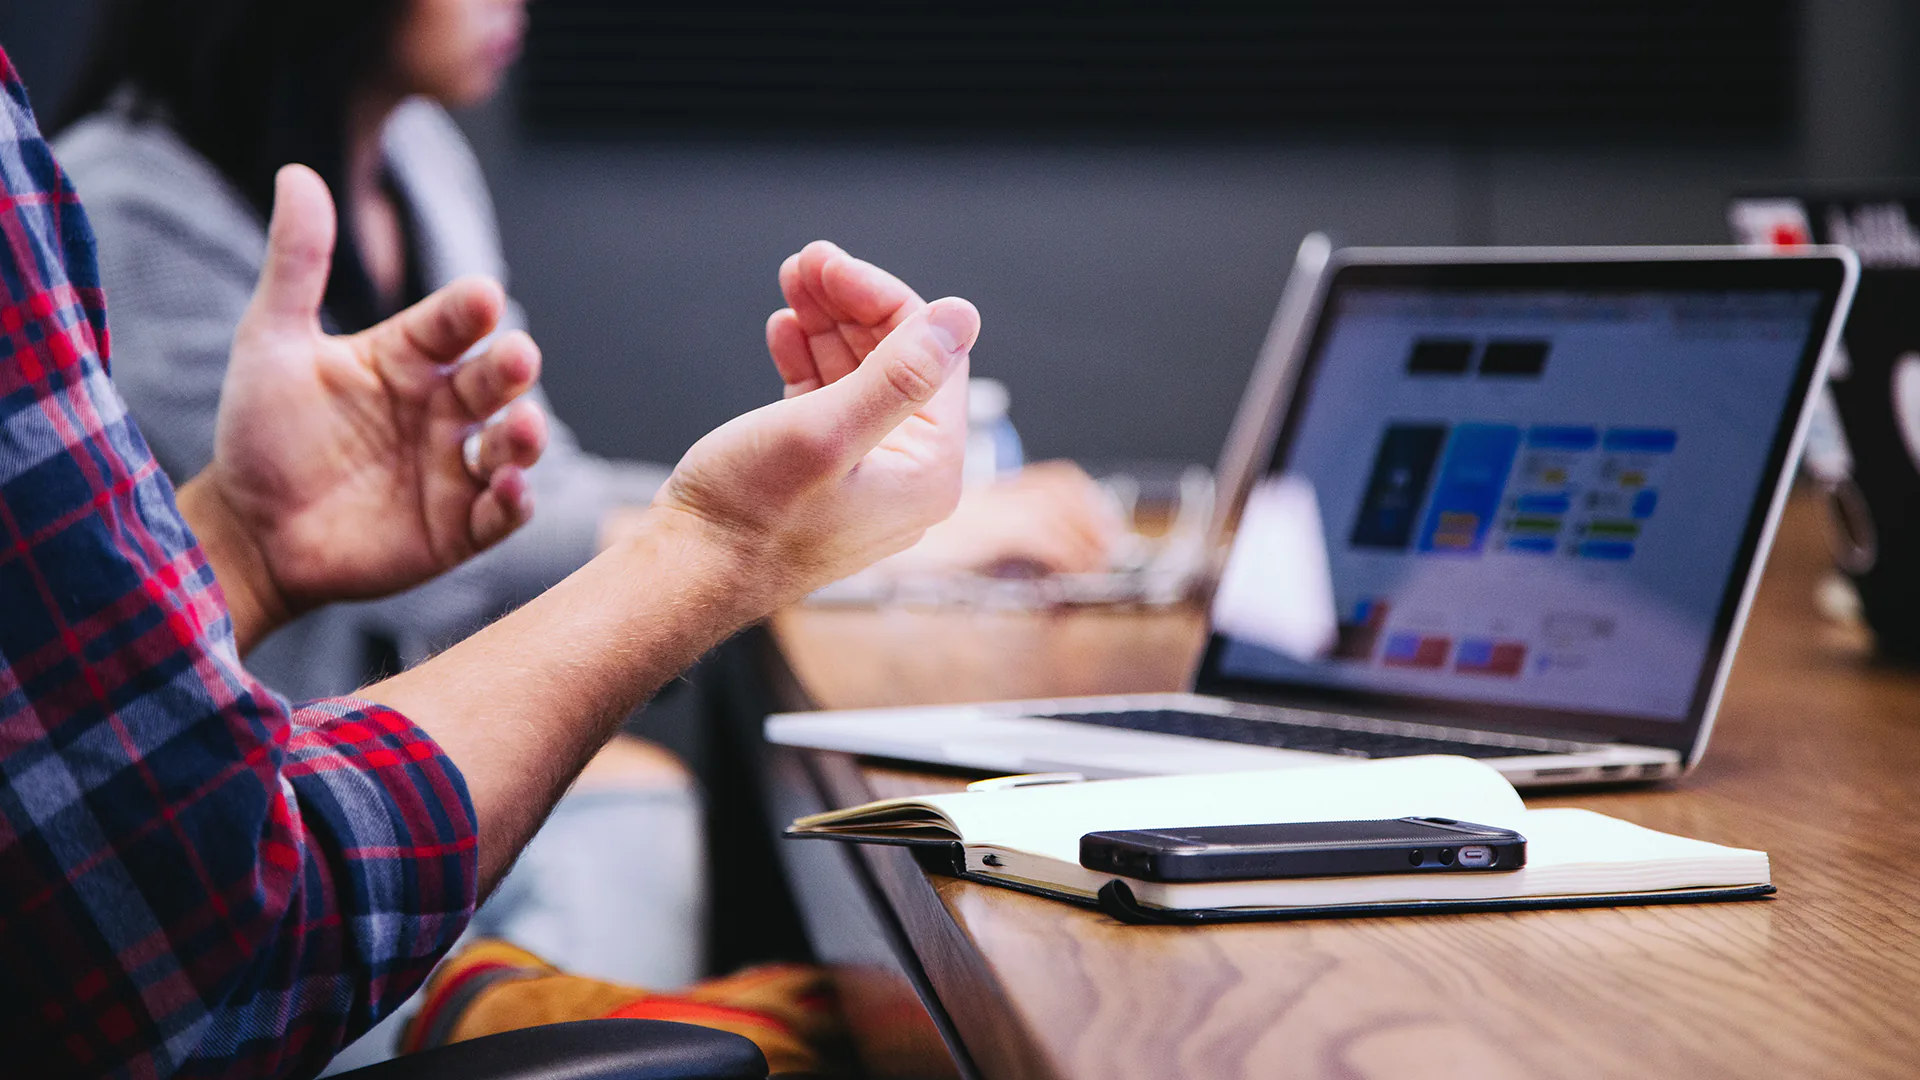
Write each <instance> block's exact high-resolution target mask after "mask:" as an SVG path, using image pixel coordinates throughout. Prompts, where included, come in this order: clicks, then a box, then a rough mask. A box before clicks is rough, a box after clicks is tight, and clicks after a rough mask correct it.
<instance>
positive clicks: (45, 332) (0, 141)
mask: <svg viewBox="0 0 1920 1080" xmlns="http://www.w3.org/2000/svg"><path fill="white" fill-rule="evenodd" d="M107 367H108V343H107V329H106V317H105V310H104V306H103V301H102V297H101V294H100V286H99V280H98V275H97V270H96V268H95V264H94V251H93V238H92V234H91V232H90V230H89V229H88V227H87V223H86V218H85V216H84V215H83V214H82V213H81V211H80V206H79V204H78V202H77V200H76V199H75V197H74V193H73V189H72V187H71V186H70V185H69V184H68V183H67V181H66V178H65V177H64V176H63V175H62V174H61V173H60V171H59V169H58V167H57V166H56V165H55V163H54V161H53V157H52V155H51V154H50V153H49V151H48V149H47V145H46V143H45V142H44V141H43V140H42V139H41V138H40V136H39V134H38V133H37V131H36V130H35V127H34V122H33V117H32V114H31V112H30V111H29V110H28V108H27V103H26V96H25V93H24V91H23V90H22V89H21V87H20V83H19V81H18V79H17V78H16V77H15V75H14V73H13V69H12V67H11V65H10V64H9V63H8V61H7V60H6V57H5V54H4V53H0V1073H4V1074H6V1075H9V1076H35V1077H41V1076H130V1077H175V1076H181V1077H184V1076H196V1077H198V1076H218V1077H240V1076H247V1077H261V1076H283V1075H307V1074H311V1073H313V1072H316V1071H318V1069H319V1068H320V1067H321V1066H322V1065H323V1064H325V1062H326V1061H327V1060H328V1058H330V1057H331V1056H332V1054H333V1052H334V1051H335V1050H337V1049H338V1048H339V1047H341V1046H342V1045H344V1044H345V1042H346V1041H348V1040H349V1039H351V1038H352V1037H353V1036H355V1035H356V1034H358V1033H359V1032H361V1031H363V1030H365V1029H366V1028H367V1027H369V1026H371V1024H372V1023H373V1022H374V1021H375V1020H376V1019H378V1018H379V1017H380V1016H382V1015H384V1014H385V1013H387V1012H389V1011H391V1010H392V1009H393V1008H394V1007H395V1006H397V1005H398V1004H399V1003H400V1002H401V1001H402V1000H404V999H405V997H406V996H407V995H408V994H410V993H411V992H412V991H413V989H414V988H415V987H416V986H418V985H419V984H420V982H421V981H422V980H423V979H424V978H425V976H426V974H427V971H428V969H429V968H430V967H431V966H432V965H433V963H434V961H435V960H437V959H438V958H439V957H440V955H441V954H442V953H444V952H445V951H446V949H447V948H448V947H449V946H450V945H451V944H452V943H453V941H454V938H455V937H456V936H458V934H459V933H460V931H461V929H462V928H463V927H464V926H465V925H466V922H467V919H468V917H469V915H470V914H471V912H472V908H473V903H474V891H475V882H476V863H475V859H474V837H475V825H474V817H473V808H472V805H471V803H470V802H469V801H468V798H467V793H466V788H465V785H464V783H463V782H462V780H461V778H460V774H459V773H458V771H457V770H456V769H455V768H454V766H453V764H452V763H451V762H449V761H448V760H447V759H446V757H445V756H444V755H443V754H442V753H441V752H440V750H439V748H438V747H437V746H435V745H434V743H433V742H432V740H431V739H429V738H428V737H427V735H426V734H425V733H424V732H422V731H421V730H420V729H418V728H416V727H415V726H413V725H412V724H411V723H409V722H408V721H407V720H406V719H405V718H404V717H402V716H400V715H399V714H397V713H394V712H392V711H391V710H388V709H384V708H381V707H379V706H375V705H372V704H369V703H365V702H357V701H351V700H333V701H322V702H314V703H311V704H307V705H303V706H299V707H289V705H288V704H287V703H286V702H285V701H283V700H281V699H279V698H278V697H277V696H275V695H274V694H273V693H272V692H271V691H269V690H267V689H266V688H265V687H263V686H261V685H260V684H259V683H258V682H256V681H255V680H254V679H252V678H251V677H250V676H249V675H248V674H247V673H246V671H245V669H244V668H242V667H241V664H240V658H239V655H238V652H237V650H236V647H235V644H234V638H233V624H232V621H231V618H230V617H229V615H228V612H227V609H226V603H225V600H224V598H223V596H222V594H221V592H220V586H219V584H218V583H217V582H216V581H215V580H214V576H213V571H212V568H211V567H210V566H209V565H208V563H207V559H206V556H205V554H204V553H203V552H202V550H201V548H200V546H199V545H198V543H197V542H196V541H195V540H194V537H193V534H192V533H191V532H190V531H189V529H188V528H187V525H186V522H185V521H184V520H183V519H182V518H181V516H180V512H179V509H178V508H177V507H176V505H175V502H174V495H173V489H172V487H171V486H170V485H169V484H168V482H167V478H166V476H165V475H164V474H163V473H162V472H161V471H160V470H159V469H158V468H156V467H155V465H154V463H153V459H152V456H151V455H150V454H149V453H148V450H147V446H146V443H145V442H144V441H143V440H142V439H141V437H140V433H139V431H138V430H137V429H136V428H135V426H134V424H133V422H132V421H131V420H130V419H128V417H127V414H126V410H125V408H124V406H123V405H122V403H121V400H120V398H119V396H118V395H117V394H116V393H115V392H114V389H113V386H112V384H111V383H110V382H109V381H108V378H107Z"/></svg>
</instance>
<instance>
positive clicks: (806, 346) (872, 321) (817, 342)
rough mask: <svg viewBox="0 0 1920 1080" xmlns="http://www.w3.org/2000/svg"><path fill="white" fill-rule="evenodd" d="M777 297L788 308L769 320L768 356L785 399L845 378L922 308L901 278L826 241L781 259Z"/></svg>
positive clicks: (918, 299)
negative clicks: (776, 370)
mask: <svg viewBox="0 0 1920 1080" xmlns="http://www.w3.org/2000/svg"><path fill="white" fill-rule="evenodd" d="M780 292H781V293H782V294H783V295H784V296H785V297H786V301H787V306H786V307H784V308H781V309H780V310H779V311H776V312H774V313H773V315H772V317H771V318H769V319H768V320H767V351H768V352H769V353H771V354H772V355H773V366H774V367H775V368H776V369H778V370H779V372H780V379H781V381H782V382H784V383H785V384H786V388H787V389H786V396H788V397H793V396H794V395H796V394H804V393H806V392H807V391H809V390H816V389H819V388H820V387H822V386H825V385H826V384H827V383H830V382H833V381H834V380H835V379H838V378H840V377H842V376H844V375H846V374H847V373H848V372H851V371H852V370H853V369H854V368H856V367H858V366H859V364H860V361H862V360H864V359H866V357H867V354H868V353H870V352H872V351H873V349H874V347H875V346H876V345H878V344H880V341H881V340H882V339H883V338H885V337H886V336H887V335H888V334H890V333H892V332H893V330H894V328H895V327H898V326H899V325H900V324H901V323H902V322H904V321H905V320H906V318H907V317H908V316H909V315H912V314H913V313H914V312H916V311H919V310H920V309H921V308H923V307H925V306H926V301H924V300H922V299H920V296H919V294H918V293H916V292H914V291H913V290H912V289H910V288H908V287H907V285H906V283H905V282H903V281H901V280H900V279H899V278H897V277H894V276H893V275H892V274H889V273H887V272H886V271H885V270H882V269H880V268H879V267H877V266H875V265H873V264H872V263H869V262H865V261H863V260H861V259H856V258H854V257H853V256H851V255H849V254H847V253H846V252H845V251H842V250H841V249H840V248H839V246H838V245H836V244H833V243H831V242H830V241H826V240H815V241H814V242H813V243H811V244H808V245H807V246H806V247H804V248H802V249H801V250H800V251H799V252H798V253H797V254H793V255H789V256H787V261H786V262H784V263H782V264H780Z"/></svg>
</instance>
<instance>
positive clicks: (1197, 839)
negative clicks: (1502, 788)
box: [1080, 817, 1527, 882]
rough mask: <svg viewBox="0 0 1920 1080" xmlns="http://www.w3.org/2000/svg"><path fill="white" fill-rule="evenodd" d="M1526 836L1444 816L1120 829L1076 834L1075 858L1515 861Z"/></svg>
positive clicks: (1328, 869)
mask: <svg viewBox="0 0 1920 1080" xmlns="http://www.w3.org/2000/svg"><path fill="white" fill-rule="evenodd" d="M1526 864H1527V838H1526V837H1524V836H1521V835H1520V834H1519V833H1517V832H1514V831H1513V830H1512V829H1498V828H1494V827H1493V826H1491V825H1475V824H1473V823H1472V822H1469V821H1455V820H1453V819H1451V818H1433V817H1405V818H1384V819H1381V820H1378V821H1299V822H1288V823H1285V824H1278V825H1217V826H1210V827H1203V828H1192V829H1127V830H1124V831H1116V832H1094V833H1088V834H1086V835H1085V836H1082V837H1081V838H1080V865H1081V866H1084V867H1086V868H1087V869H1089V870H1098V871H1100V872H1102V873H1108V874H1120V875H1122V876H1124V877H1130V878H1138V879H1140V880H1141V881H1168V882H1172V881H1247V880H1260V879H1264V878H1294V877H1331V876H1334V875H1341V874H1433V873H1459V872H1463V871H1466V872H1472V871H1480V870H1518V869H1519V868H1520V867H1522V866H1525V865H1526Z"/></svg>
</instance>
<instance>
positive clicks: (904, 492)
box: [654, 244, 980, 611]
mask: <svg viewBox="0 0 1920 1080" xmlns="http://www.w3.org/2000/svg"><path fill="white" fill-rule="evenodd" d="M816 256H819V257H818V258H816ZM781 284H782V286H783V288H785V289H786V291H787V297H788V300H789V302H790V303H793V307H791V308H788V309H785V310H784V311H783V312H780V313H776V315H775V316H774V318H773V319H772V320H770V321H769V323H768V333H767V336H768V344H769V347H770V349H771V351H772V352H773V354H774V360H775V364H776V366H778V367H779V369H780V373H781V377H782V379H783V381H784V382H785V383H786V387H787V390H786V393H787V397H786V399H785V400H783V401H779V402H775V403H774V404H771V405H767V406H764V407H762V408H760V409H756V410H754V411H753V412H750V413H747V414H746V415H744V416H740V417H736V418H735V419H733V420H732V421H729V422H728V423H726V424H724V425H722V426H721V427H719V428H717V429H715V430H714V431H713V432H711V433H710V434H708V435H707V436H706V437H705V438H703V439H701V440H700V441H699V442H698V443H695V444H694V446H693V448H692V449H691V450H689V451H687V455H686V457H684V458H682V459H681V461H680V464H679V466H678V467H677V468H675V469H674V472H673V476H672V477H671V478H670V479H669V480H668V481H667V483H666V486H665V487H663V488H662V489H661V491H660V494H659V495H658V496H657V497H656V498H655V500H654V506H655V507H656V508H660V509H666V510H671V511H675V512H677V513H679V514H681V515H684V517H685V518H686V519H687V520H690V521H692V522H695V523H697V525H698V527H699V529H700V532H701V533H702V534H703V535H705V536H707V537H709V538H712V539H713V540H714V541H715V542H716V543H718V544H719V545H720V546H721V547H722V548H723V549H725V550H727V551H728V552H730V553H731V556H732V557H733V558H735V559H737V560H738V561H739V564H740V567H741V570H742V575H743V576H742V588H744V589H749V590H752V591H754V592H755V593H756V594H757V595H756V596H755V597H754V599H753V602H752V603H751V604H749V605H748V606H750V607H757V608H759V609H761V610H762V611H765V610H771V609H772V608H774V607H777V606H779V605H781V604H784V603H787V602H790V601H792V600H795V599H798V598H799V597H800V596H802V595H805V594H806V593H807V592H809V591H811V590H812V589H815V588H818V587H819V586H821V585H825V584H827V583H828V582H831V581H835V580H838V579H839V578H842V577H845V576H847V575H848V574H851V573H853V572H855V571H857V570H860V569H862V568H864V567H865V566H867V565H869V564H871V563H873V562H875V561H876V560H878V559H880V558H883V557H885V556H887V555H891V554H893V553H895V552H897V551H900V550H903V549H905V548H906V547H908V546H910V545H911V544H913V543H914V542H915V541H916V540H918V539H919V538H920V535H921V534H922V533H923V532H925V531H926V529H927V527H928V526H930V525H932V524H934V523H935V522H937V521H940V520H941V519H943V518H945V517H946V516H947V515H948V514H950V513H952V512H953V507H954V505H955V503H956V502H957V501H958V499H959V497H960V467H961V462H962V460H963V458H964V457H965V453H966V434H967V432H966V427H967V385H966V384H967V379H966V376H967V358H968V353H969V351H970V350H971V349H972V348H973V343H974V340H975V339H976V338H977V337H978V336H979V332H980V315H979V312H977V311H975V310H974V307H973V305H972V304H970V303H968V302H967V301H965V300H961V299H958V298H956V297H948V298H946V299H944V300H936V301H934V302H933V303H931V304H926V303H923V302H922V301H921V300H920V298H919V297H918V296H915V295H914V294H913V291H912V290H911V289H908V288H907V287H906V286H905V285H904V284H901V283H900V282H899V280H898V279H897V278H894V277H893V276H892V275H889V274H887V273H885V272H884V271H882V270H880V269H879V268H877V267H874V266H872V265H870V264H868V263H864V262H860V261H859V260H857V259H852V258H851V257H849V256H847V255H845V253H843V252H840V251H839V249H837V248H833V247H832V245H828V244H815V245H810V246H809V247H808V249H807V250H806V251H805V252H802V253H801V255H800V256H797V257H796V258H795V259H790V260H788V264H787V266H784V267H782V269H781ZM816 286H817V287H818V291H815V287H816Z"/></svg>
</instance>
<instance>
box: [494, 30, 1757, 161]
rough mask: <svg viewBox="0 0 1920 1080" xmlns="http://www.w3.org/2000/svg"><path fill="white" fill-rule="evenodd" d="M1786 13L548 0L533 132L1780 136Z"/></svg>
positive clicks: (531, 56)
mask: <svg viewBox="0 0 1920 1080" xmlns="http://www.w3.org/2000/svg"><path fill="white" fill-rule="evenodd" d="M1794 10H1795V6H1794V4H1793V3H1792V2H1791V0H1551V2H1546V3H1542V2H1540V0H1452V2H1436V0H1294V2H1288V3H1279V2H1272V0H1267V2H1247V0H1238V2H1235V0H1187V2H1176V0H1131V2H1126V0H1119V2H1115V0H1109V2H1104V3H1088V2H1085V0H976V2H973V3H968V4H964V5H962V4H953V3H936V2H931V0H852V2H849V0H840V2H834V3H811V4H793V3H781V2H768V0H708V2H704V3H686V2H659V3H633V2H631V0H542V2H541V3H538V4H535V5H534V6H533V7H532V8H531V12H532V15H533V35H532V38H531V43H530V49H529V53H528V65H527V89H528V96H527V99H526V101H527V107H528V110H529V116H530V118H531V119H532V120H533V121H534V123H535V126H536V128H537V129H538V130H541V131H564V132H568V133H574V134H579V133H586V132H599V133H603V134H617V133H620V132H631V131H649V130H662V129H676V128H677V129H684V130H697V131H701V132H713V131H716V130H758V131H775V130H778V131H801V132H823V131H825V132H833V131H863V130H864V131H876V130H882V131H904V132H920V133H931V132H954V131H975V132H982V133H992V134H996V135H1005V134H1007V133H1009V132H1018V131H1030V132H1034V131H1038V132H1049V133H1057V132H1060V131H1083V132H1096V133H1097V132H1121V133H1166V132H1191V133H1196V134H1203V133H1205V134H1218V133H1233V132H1241V133H1258V132H1269V131H1275V130H1301V129H1326V128H1333V127H1337V128H1339V129H1341V130H1344V131H1348V132H1351V131H1352V130H1353V129H1354V128H1356V127H1359V128H1364V129H1370V130H1375V131H1382V132H1392V131H1425V132H1450V133H1464V134H1472V133H1480V134H1487V133H1494V132H1507V133H1526V132H1539V133H1551V134H1553V135H1556V136H1559V135H1564V134H1566V133H1567V132H1568V131H1569V130H1570V129H1571V130H1577V131H1582V132H1614V133H1630V134H1644V133H1647V132H1653V131H1659V132H1698V131H1712V132H1715V133H1716V134H1718V135H1721V136H1724V135H1726V134H1728V133H1730V132H1735V131H1739V132H1747V133H1769V134H1778V133H1780V132H1782V131H1784V130H1786V128H1787V127H1788V125H1789V124H1790V122H1791V118H1792V107H1793V98H1794V87H1795V83H1794V63H1793V59H1794V49H1793V28H1794Z"/></svg>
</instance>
